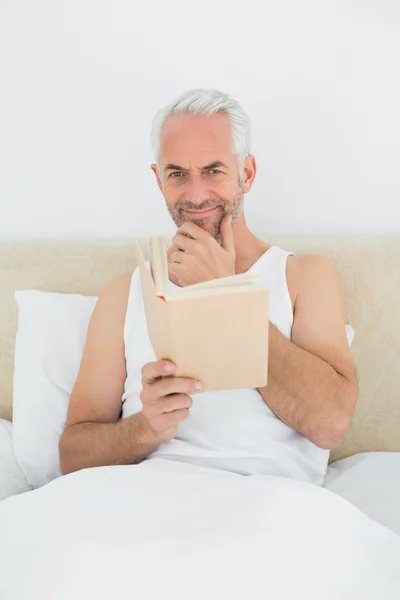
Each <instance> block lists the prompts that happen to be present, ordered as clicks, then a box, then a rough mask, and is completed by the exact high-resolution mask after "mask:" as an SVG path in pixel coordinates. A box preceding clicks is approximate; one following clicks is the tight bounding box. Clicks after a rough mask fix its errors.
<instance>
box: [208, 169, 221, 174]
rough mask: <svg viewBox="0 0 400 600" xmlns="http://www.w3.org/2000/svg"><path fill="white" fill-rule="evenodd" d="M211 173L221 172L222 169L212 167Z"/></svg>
mask: <svg viewBox="0 0 400 600" xmlns="http://www.w3.org/2000/svg"><path fill="white" fill-rule="evenodd" d="M210 173H212V174H213V175H214V174H216V173H221V171H220V170H219V169H210Z"/></svg>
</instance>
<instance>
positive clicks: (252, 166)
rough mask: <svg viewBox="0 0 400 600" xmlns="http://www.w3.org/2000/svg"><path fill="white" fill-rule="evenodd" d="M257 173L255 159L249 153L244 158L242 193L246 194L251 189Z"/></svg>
mask: <svg viewBox="0 0 400 600" xmlns="http://www.w3.org/2000/svg"><path fill="white" fill-rule="evenodd" d="M256 173H257V164H256V159H255V158H254V156H253V154H249V155H248V157H247V158H246V160H245V161H244V166H243V187H244V193H245V194H247V192H249V191H250V190H251V187H252V185H253V182H254V179H255V177H256Z"/></svg>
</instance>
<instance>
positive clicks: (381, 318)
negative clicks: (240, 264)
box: [0, 236, 400, 460]
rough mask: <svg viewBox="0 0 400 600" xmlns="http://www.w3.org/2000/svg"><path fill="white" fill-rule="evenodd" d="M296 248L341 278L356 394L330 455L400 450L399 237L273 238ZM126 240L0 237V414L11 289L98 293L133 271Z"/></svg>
mask: <svg viewBox="0 0 400 600" xmlns="http://www.w3.org/2000/svg"><path fill="white" fill-rule="evenodd" d="M265 239H268V241H269V242H270V243H273V244H277V245H280V246H281V247H283V248H285V249H287V250H292V251H294V252H295V253H297V254H308V253H318V254H324V255H326V256H328V257H330V258H331V259H332V260H333V261H334V262H335V264H336V266H337V268H338V270H339V274H340V276H341V279H342V284H343V291H344V295H345V300H346V310H347V318H348V320H349V322H350V323H351V324H352V325H353V327H354V329H355V332H356V335H355V339H354V342H353V346H352V350H353V353H354V357H355V360H356V364H357V369H358V375H359V386H360V387H359V389H360V397H359V403H358V406H357V410H356V414H355V418H354V421H353V425H352V427H351V430H350V431H349V433H348V435H347V437H346V439H345V440H344V442H343V443H342V444H341V446H339V448H337V449H336V450H334V451H333V453H332V459H333V460H335V459H338V458H342V457H344V456H349V455H351V454H354V453H356V452H362V451H368V450H377V451H379V450H387V451H394V450H396V451H400V237H396V238H394V237H363V238H361V237H360V238H354V237H352V238H350V237H348V238H347V237H330V238H327V237H277V236H271V237H268V238H265ZM134 267H135V262H134V258H133V252H132V243H131V240H129V239H118V240H115V239H100V240H65V241H52V242H26V241H24V242H0V417H2V418H7V419H11V412H12V409H11V407H12V376H13V352H14V338H15V331H16V324H17V307H16V303H15V299H14V290H16V289H38V290H44V291H56V292H69V293H80V294H90V295H96V294H97V293H98V292H99V291H100V289H101V288H102V286H103V285H104V284H105V283H106V282H107V281H108V280H109V279H111V278H112V277H114V276H116V275H119V274H121V273H126V272H129V271H132V270H133V269H134Z"/></svg>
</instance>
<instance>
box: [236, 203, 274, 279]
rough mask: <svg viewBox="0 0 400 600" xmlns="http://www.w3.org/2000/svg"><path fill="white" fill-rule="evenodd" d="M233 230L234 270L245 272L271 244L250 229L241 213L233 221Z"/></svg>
mask: <svg viewBox="0 0 400 600" xmlns="http://www.w3.org/2000/svg"><path fill="white" fill-rule="evenodd" d="M233 231H234V243H235V250H236V260H235V272H236V273H245V272H246V271H248V270H249V269H250V267H252V266H253V265H254V263H255V262H257V260H258V259H259V258H260V256H262V255H263V254H264V252H266V251H267V250H268V249H269V248H270V247H271V244H267V243H266V242H264V241H263V240H261V239H260V238H258V237H256V236H255V235H254V233H252V232H251V231H250V229H249V228H248V227H247V224H246V220H245V217H244V214H243V213H242V214H241V215H240V217H239V219H238V220H237V222H236V223H235V225H234V230H233Z"/></svg>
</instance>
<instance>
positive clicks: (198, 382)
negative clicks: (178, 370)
mask: <svg viewBox="0 0 400 600" xmlns="http://www.w3.org/2000/svg"><path fill="white" fill-rule="evenodd" d="M194 387H195V388H196V390H199V391H200V390H202V389H203V386H202V384H201V381H196V383H195V384H194Z"/></svg>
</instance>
